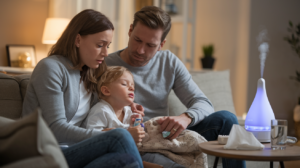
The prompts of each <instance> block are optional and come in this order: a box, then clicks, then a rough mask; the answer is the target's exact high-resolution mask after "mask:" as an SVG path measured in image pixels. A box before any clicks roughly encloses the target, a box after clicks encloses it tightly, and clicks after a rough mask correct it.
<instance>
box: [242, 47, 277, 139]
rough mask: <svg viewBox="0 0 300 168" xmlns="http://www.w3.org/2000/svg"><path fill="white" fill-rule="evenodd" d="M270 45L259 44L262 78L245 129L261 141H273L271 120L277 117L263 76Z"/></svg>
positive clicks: (259, 80) (258, 83)
mask: <svg viewBox="0 0 300 168" xmlns="http://www.w3.org/2000/svg"><path fill="white" fill-rule="evenodd" d="M268 47H269V46H268V44H267V43H262V44H261V45H260V46H259V50H260V52H261V55H260V59H261V78H260V79H258V82H257V91H256V95H255V98H254V100H253V102H252V104H251V106H250V109H249V111H248V113H247V116H246V120H245V129H246V130H247V131H249V132H252V133H253V135H254V136H255V137H256V138H257V139H258V140H259V141H260V142H270V141H271V138H270V137H271V120H273V119H275V116H274V113H273V110H272V107H271V105H270V102H269V100H268V96H267V92H266V84H265V80H264V79H263V78H262V76H263V69H264V62H265V59H266V53H267V51H268Z"/></svg>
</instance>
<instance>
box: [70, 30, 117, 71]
mask: <svg viewBox="0 0 300 168" xmlns="http://www.w3.org/2000/svg"><path fill="white" fill-rule="evenodd" d="M112 37H113V30H105V31H103V32H99V33H95V34H89V35H84V36H81V35H79V34H78V35H77V37H76V41H75V45H76V47H77V48H78V51H79V56H80V61H81V67H82V66H84V65H86V66H88V67H89V68H93V69H96V68H98V67H99V65H100V64H101V63H102V62H103V60H104V57H107V55H108V53H107V49H108V48H109V45H110V43H111V41H112Z"/></svg>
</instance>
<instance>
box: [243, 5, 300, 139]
mask: <svg viewBox="0 0 300 168" xmlns="http://www.w3.org/2000/svg"><path fill="white" fill-rule="evenodd" d="M299 7H300V1H299V0H284V1H280V0H263V1H261V0H253V1H251V19H250V46H249V51H250V52H249V66H248V67H249V70H248V94H247V97H248V98H247V107H248V108H249V107H250V105H251V103H252V101H253V99H254V96H255V93H256V86H257V80H258V79H259V78H260V68H259V58H258V56H259V52H258V49H257V46H258V44H257V42H256V37H257V36H258V34H259V32H260V31H261V30H262V29H263V28H266V29H267V30H268V37H269V45H270V47H269V53H268V56H267V59H266V63H265V70H264V76H263V78H264V79H265V80H266V89H267V95H268V98H269V101H270V104H271V106H272V108H273V111H274V113H275V117H276V118H277V119H288V124H289V127H288V130H289V134H293V132H294V126H293V125H294V124H293V118H292V115H293V108H294V107H295V105H296V103H297V97H299V96H300V86H299V85H296V84H295V83H296V82H294V81H293V80H291V79H289V77H290V76H293V75H294V74H295V70H296V69H298V71H299V70H300V59H299V57H297V56H296V54H295V52H294V51H292V49H291V48H290V46H289V44H288V43H287V42H285V41H284V40H283V37H284V36H286V35H288V32H287V27H288V21H289V20H291V21H293V22H295V23H300V18H299V16H300V10H299Z"/></svg>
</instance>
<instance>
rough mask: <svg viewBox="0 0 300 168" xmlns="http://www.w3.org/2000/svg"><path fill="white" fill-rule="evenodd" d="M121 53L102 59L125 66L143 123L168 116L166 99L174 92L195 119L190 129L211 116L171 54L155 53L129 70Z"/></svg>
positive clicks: (208, 106)
mask: <svg viewBox="0 0 300 168" xmlns="http://www.w3.org/2000/svg"><path fill="white" fill-rule="evenodd" d="M121 51H122V50H120V51H117V52H115V53H112V54H109V56H108V57H106V58H105V62H106V63H107V65H108V66H124V67H126V68H127V69H128V70H129V71H131V73H132V74H133V76H134V82H135V91H134V92H135V102H136V103H138V104H140V105H142V106H143V107H144V109H145V117H144V121H147V120H149V119H150V118H153V117H156V116H168V115H169V110H168V96H169V93H170V91H171V89H173V90H174V92H175V94H176V95H177V97H178V98H179V99H180V101H181V102H182V103H183V104H184V105H185V106H186V107H187V110H186V111H183V112H189V113H190V114H192V115H193V116H194V117H195V120H194V122H193V123H191V124H190V126H194V125H196V124H198V123H199V122H200V121H202V120H203V119H204V118H205V117H206V116H208V115H209V114H211V113H212V112H214V108H213V106H212V103H211V102H210V101H209V100H208V98H207V97H206V96H205V95H204V93H203V92H202V91H201V90H200V89H199V87H198V86H197V85H196V84H195V82H194V81H193V79H192V76H191V75H190V73H189V71H188V70H187V69H186V67H185V66H184V65H183V63H182V62H181V61H180V60H179V59H178V58H177V57H176V56H175V55H174V54H173V53H172V52H170V51H158V52H157V53H156V54H155V56H154V57H153V58H152V59H151V60H150V61H149V62H148V64H146V65H145V66H142V67H132V66H130V65H128V64H127V63H126V62H124V61H123V60H122V59H121V57H120V53H121Z"/></svg>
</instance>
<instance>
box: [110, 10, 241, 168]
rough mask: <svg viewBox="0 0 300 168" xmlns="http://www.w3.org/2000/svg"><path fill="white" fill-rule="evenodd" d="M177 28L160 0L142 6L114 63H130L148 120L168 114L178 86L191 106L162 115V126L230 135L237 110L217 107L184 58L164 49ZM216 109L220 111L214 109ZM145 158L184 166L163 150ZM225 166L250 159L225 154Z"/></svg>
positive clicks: (173, 133)
mask: <svg viewBox="0 0 300 168" xmlns="http://www.w3.org/2000/svg"><path fill="white" fill-rule="evenodd" d="M170 29H171V18H170V16H169V15H168V14H167V13H166V12H165V11H163V10H161V9H160V8H158V7H155V6H148V7H144V8H142V9H141V10H140V11H138V12H136V13H135V15H134V21H133V24H131V25H130V29H129V32H128V35H129V41H128V47H127V48H125V49H124V50H120V51H117V52H115V53H112V54H110V55H109V56H108V57H107V58H105V61H106V63H107V65H109V66H124V67H126V68H127V69H129V70H130V71H131V72H132V74H133V76H134V80H135V102H136V103H138V104H141V105H142V106H143V107H144V112H145V117H144V120H145V121H147V120H149V119H150V118H153V117H156V116H168V95H169V93H170V91H171V89H173V90H174V92H175V93H176V95H177V96H178V98H179V99H180V100H181V102H182V103H183V104H184V105H185V106H186V107H187V108H188V109H187V110H186V111H184V112H183V113H182V114H181V115H179V116H170V117H164V118H162V119H161V120H159V121H158V123H159V124H160V125H161V131H170V132H171V134H170V135H169V136H168V137H167V138H168V139H170V140H172V139H174V138H176V137H177V136H178V135H179V134H180V133H181V132H182V131H183V130H184V129H186V128H188V129H190V130H194V131H196V132H198V133H199V134H201V135H202V136H203V137H205V138H206V139H207V140H208V141H212V140H216V139H217V137H218V135H228V134H229V132H230V130H231V127H232V125H233V124H237V119H236V116H235V115H233V114H232V113H230V112H227V111H220V112H214V109H213V106H212V103H211V102H210V101H209V100H208V99H207V97H206V96H205V95H204V93H203V92H202V91H201V90H200V89H199V88H198V86H197V85H196V84H195V82H194V81H193V80H192V77H191V75H190V74H189V72H188V70H187V69H186V67H185V66H184V65H183V63H182V62H181V61H180V60H179V59H178V58H177V57H176V56H175V55H174V54H173V53H171V52H170V51H161V48H162V47H163V45H164V44H165V42H166V39H165V38H166V36H167V34H168V32H169V30H170ZM213 112H214V113H213ZM142 159H143V160H145V161H149V162H154V163H157V164H161V165H163V166H164V167H182V166H181V165H178V164H176V163H174V162H173V161H171V160H170V159H168V158H166V157H164V156H163V155H160V154H153V153H146V154H144V155H142ZM223 167H224V168H234V167H238V168H241V167H245V162H244V161H237V160H229V159H223Z"/></svg>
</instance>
